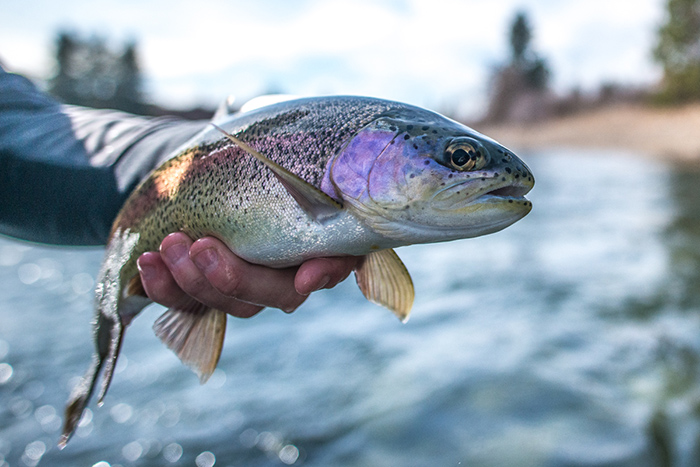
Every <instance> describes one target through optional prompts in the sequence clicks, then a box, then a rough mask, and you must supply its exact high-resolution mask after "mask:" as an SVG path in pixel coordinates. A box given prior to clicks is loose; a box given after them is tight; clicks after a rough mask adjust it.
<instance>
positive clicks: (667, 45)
mask: <svg viewBox="0 0 700 467" xmlns="http://www.w3.org/2000/svg"><path fill="white" fill-rule="evenodd" d="M665 21H666V22H665V23H664V24H663V25H662V26H661V27H660V28H659V31H658V37H657V43H656V47H655V48H654V58H655V59H656V60H657V61H658V62H659V63H661V65H662V66H663V68H664V78H663V83H662V91H661V95H660V97H661V99H662V101H666V102H671V103H675V102H682V101H686V100H696V99H700V0H668V1H667V3H666V20H665Z"/></svg>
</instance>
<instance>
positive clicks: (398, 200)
mask: <svg viewBox="0 0 700 467" xmlns="http://www.w3.org/2000/svg"><path fill="white" fill-rule="evenodd" d="M455 155H458V157H456V156H455ZM533 184H534V178H533V177H532V174H531V173H530V172H529V169H528V168H527V166H526V165H525V164H524V163H523V162H522V161H520V159H518V158H517V157H516V156H515V155H514V154H512V152H510V151H509V150H507V149H506V148H504V147H503V146H501V145H499V144H498V143H496V142H495V141H493V140H491V139H489V138H487V137H485V136H483V135H481V134H479V133H478V132H476V131H474V130H472V129H471V128H468V127H466V126H464V125H461V124H459V123H457V122H454V121H452V120H450V119H447V118H445V117H443V116H441V115H439V114H436V113H434V112H430V111H428V110H424V109H420V108H418V107H413V106H410V105H407V104H402V103H398V102H391V101H386V100H381V99H373V98H364V97H322V98H309V99H301V100H296V101H290V102H284V103H280V104H275V105H272V106H269V107H264V108H260V109H257V110H254V111H250V112H246V113H240V114H235V115H233V116H230V117H228V118H226V119H222V120H220V121H217V122H216V125H213V126H212V127H211V128H208V129H206V130H204V131H203V132H201V133H200V134H199V135H197V136H195V137H194V138H193V139H192V140H190V141H189V142H188V143H186V144H185V145H184V146H183V147H182V148H181V149H180V150H179V151H178V152H177V153H176V154H175V155H174V157H172V158H171V159H170V160H168V161H166V162H165V163H164V164H163V165H162V166H160V167H159V168H157V169H155V170H154V171H153V173H152V174H151V175H150V176H149V177H148V178H147V179H146V180H144V181H143V182H142V183H141V184H140V185H139V186H138V187H137V188H136V189H135V190H134V192H133V193H132V194H131V195H130V197H129V199H128V200H127V201H126V203H125V204H124V206H123V208H122V210H121V211H120V213H119V215H118V216H117V218H116V220H115V222H114V226H113V228H112V233H111V235H110V240H109V242H108V245H107V250H106V253H105V259H104V262H103V264H102V268H101V270H100V274H99V276H98V283H97V286H96V292H95V295H96V303H97V306H96V316H97V319H96V320H95V327H94V339H95V345H96V352H95V356H94V357H93V360H92V363H91V365H90V367H89V368H88V371H87V373H86V375H85V376H84V378H83V379H82V381H81V383H80V384H79V385H78V386H77V387H76V388H75V389H74V391H73V393H72V395H71V398H70V400H69V403H68V406H67V408H66V419H65V425H64V430H63V435H62V437H61V440H60V442H59V446H61V447H63V446H65V444H66V443H67V442H68V440H69V438H70V437H71V435H72V433H73V432H74V430H75V428H76V426H77V423H78V421H79V420H80V416H81V414H82V412H83V410H84V408H85V407H86V405H87V403H88V401H89V399H90V397H91V395H92V392H93V390H94V388H95V385H96V382H97V380H98V378H99V375H100V373H101V372H103V373H104V376H103V379H102V384H101V388H100V397H99V398H100V400H102V398H103V397H104V395H105V393H106V391H107V389H108V387H109V384H110V382H111V378H112V375H113V370H114V367H115V364H116V360H117V357H118V355H119V351H120V349H121V345H122V341H123V336H124V331H125V329H126V327H127V326H128V324H129V323H130V322H131V320H132V319H133V318H134V317H135V316H137V315H138V314H139V313H140V311H141V310H142V309H143V307H145V306H146V305H148V303H150V300H149V299H148V297H146V295H145V292H144V289H143V286H142V284H141V282H140V276H139V273H138V269H137V265H136V261H137V259H138V257H139V256H140V255H141V254H142V253H144V252H147V251H154V250H158V247H159V245H160V243H161V241H162V240H163V238H164V237H165V236H167V235H168V234H170V233H172V232H177V231H182V232H185V233H186V234H188V235H189V236H190V237H191V238H192V239H198V238H201V237H203V236H214V237H217V238H219V239H220V240H222V241H223V242H224V243H225V244H226V245H227V246H228V247H229V248H230V249H231V250H232V251H233V252H234V253H235V254H237V255H238V256H240V257H241V258H243V259H245V260H247V261H249V262H251V263H256V264H262V265H266V266H270V267H287V266H294V265H298V264H301V263H302V262H303V261H304V260H306V259H309V258H314V257H323V256H342V255H366V259H365V261H364V262H363V263H362V266H361V267H359V268H358V270H357V271H355V275H356V278H357V283H358V286H359V287H360V290H361V291H362V293H363V294H364V295H365V296H366V297H367V298H368V299H369V300H370V301H373V302H375V303H378V304H380V305H383V306H385V307H387V308H389V309H390V310H391V311H393V312H394V313H395V314H396V315H397V316H398V317H399V318H400V319H401V320H402V321H405V320H406V319H407V318H408V314H409V311H410V309H411V306H412V303H413V296H414V289H413V283H412V281H411V278H410V275H409V274H408V271H407V270H406V268H405V266H404V265H403V263H402V262H401V260H400V259H399V258H398V256H397V255H396V253H395V252H394V251H393V248H395V247H398V246H404V245H410V244H413V243H428V242H442V241H450V240H455V239H458V238H469V237H476V236H479V235H485V234H488V233H492V232H496V231H498V230H501V229H503V228H505V227H507V226H509V225H511V224H512V223H514V222H516V221H517V220H519V219H521V218H522V217H524V216H525V215H526V214H527V213H528V212H529V211H530V209H531V208H532V204H531V203H530V202H529V201H528V200H527V199H525V198H524V195H525V194H526V193H527V192H528V191H529V190H530V189H531V188H532V186H533ZM225 329H226V315H225V314H224V313H223V312H221V311H219V310H215V309H211V308H209V307H207V306H206V305H204V304H202V303H199V302H196V301H195V300H194V299H193V300H192V301H191V302H190V303H187V304H183V305H181V306H180V307H176V308H171V309H169V310H167V311H166V312H165V313H164V314H163V316H161V317H160V318H159V319H158V320H157V321H156V323H155V325H154V330H155V332H156V335H157V336H158V337H159V338H160V339H161V341H163V342H164V343H165V344H166V346H167V347H168V348H170V349H171V350H173V351H174V352H175V353H176V354H177V355H178V357H180V359H181V360H182V361H183V363H185V364H187V365H188V366H190V367H191V368H192V369H193V370H194V371H195V372H196V373H197V374H199V376H200V379H201V380H202V382H204V381H206V379H207V378H208V377H209V375H211V373H212V372H213V371H214V369H215V368H216V364H217V362H218V360H219V356H220V353H221V346H222V344H223V339H224V334H225Z"/></svg>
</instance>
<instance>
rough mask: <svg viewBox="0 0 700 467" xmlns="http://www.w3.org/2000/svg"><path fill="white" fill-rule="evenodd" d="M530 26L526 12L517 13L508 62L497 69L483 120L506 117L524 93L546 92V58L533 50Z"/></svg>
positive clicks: (511, 30) (547, 80)
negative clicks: (487, 108) (486, 112)
mask: <svg viewBox="0 0 700 467" xmlns="http://www.w3.org/2000/svg"><path fill="white" fill-rule="evenodd" d="M532 37H533V33H532V27H531V26H530V21H529V19H528V17H527V15H526V13H525V12H523V11H520V12H518V13H517V14H516V15H515V17H514V19H513V22H512V23H511V26H510V29H509V37H508V39H509V44H510V61H509V63H508V64H506V65H505V66H501V67H499V68H497V69H496V72H495V73H494V75H493V78H492V80H491V99H490V102H489V110H488V114H487V117H486V119H487V120H491V121H503V120H507V119H508V118H509V116H510V114H511V111H512V109H513V107H514V105H515V104H516V102H518V101H519V100H522V98H523V97H524V96H536V95H538V94H539V95H543V94H544V93H546V91H547V89H548V86H549V78H550V75H551V72H550V70H549V66H548V65H547V61H546V60H545V59H544V58H542V57H540V56H539V55H538V54H537V53H536V52H535V51H534V50H532V45H531V42H532Z"/></svg>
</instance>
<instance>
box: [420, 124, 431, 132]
mask: <svg viewBox="0 0 700 467" xmlns="http://www.w3.org/2000/svg"><path fill="white" fill-rule="evenodd" d="M428 128H430V127H429V126H427V125H426V126H424V127H423V128H421V130H423V131H428Z"/></svg>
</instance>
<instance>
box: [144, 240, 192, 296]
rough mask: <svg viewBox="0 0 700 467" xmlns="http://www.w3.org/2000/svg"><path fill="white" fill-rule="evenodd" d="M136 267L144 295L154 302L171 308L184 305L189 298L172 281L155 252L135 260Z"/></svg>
mask: <svg viewBox="0 0 700 467" xmlns="http://www.w3.org/2000/svg"><path fill="white" fill-rule="evenodd" d="M136 265H137V266H138V268H139V273H140V275H141V283H142V284H143V288H144V290H145V291H146V295H148V298H150V299H151V300H153V301H154V302H156V303H160V304H161V305H163V306H167V307H172V306H177V305H179V304H182V303H184V302H185V301H186V300H187V299H188V298H189V297H188V295H187V294H186V293H185V292H184V291H183V290H182V289H181V288H180V286H179V285H177V282H175V279H173V275H172V274H170V270H169V269H168V267H167V266H166V265H165V263H163V260H162V259H161V257H160V253H158V252H156V251H149V252H147V253H144V254H142V255H141V256H140V257H139V258H138V259H137V260H136Z"/></svg>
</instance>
